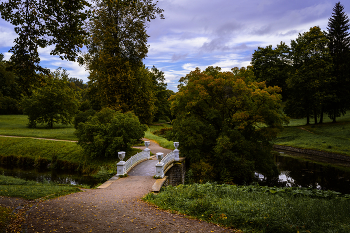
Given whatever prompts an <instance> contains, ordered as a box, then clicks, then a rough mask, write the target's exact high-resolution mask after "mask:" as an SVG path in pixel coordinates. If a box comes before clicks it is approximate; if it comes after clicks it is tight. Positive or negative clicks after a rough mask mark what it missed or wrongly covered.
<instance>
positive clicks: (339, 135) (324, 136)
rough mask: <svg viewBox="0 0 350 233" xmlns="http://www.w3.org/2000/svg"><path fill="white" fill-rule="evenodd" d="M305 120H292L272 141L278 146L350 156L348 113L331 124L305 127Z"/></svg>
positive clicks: (329, 122) (349, 114)
mask: <svg viewBox="0 0 350 233" xmlns="http://www.w3.org/2000/svg"><path fill="white" fill-rule="evenodd" d="M305 122H306V121H305V119H292V120H291V123H290V124H289V125H291V126H285V127H284V130H283V131H282V132H281V133H280V134H279V136H278V138H277V139H276V140H275V141H274V143H275V144H278V145H286V146H293V147H298V148H306V149H314V150H320V151H328V152H333V153H340V154H345V155H350V112H348V113H347V114H346V115H345V116H343V117H340V118H338V122H337V123H331V120H330V119H329V118H328V117H326V119H325V122H326V123H323V124H317V125H314V124H311V125H305Z"/></svg>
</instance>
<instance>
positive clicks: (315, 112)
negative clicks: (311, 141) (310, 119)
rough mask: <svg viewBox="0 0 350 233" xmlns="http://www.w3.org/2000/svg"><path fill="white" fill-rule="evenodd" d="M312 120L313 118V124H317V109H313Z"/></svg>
mask: <svg viewBox="0 0 350 233" xmlns="http://www.w3.org/2000/svg"><path fill="white" fill-rule="evenodd" d="M314 120H315V125H316V124H317V111H316V110H315V109H314Z"/></svg>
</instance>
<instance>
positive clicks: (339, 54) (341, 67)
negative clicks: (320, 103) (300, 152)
mask: <svg viewBox="0 0 350 233" xmlns="http://www.w3.org/2000/svg"><path fill="white" fill-rule="evenodd" d="M349 28H350V23H349V18H348V16H347V15H346V14H345V12H344V7H343V6H342V5H341V4H340V2H338V3H336V4H335V6H334V8H333V13H332V17H331V18H329V22H328V27H327V30H328V32H327V38H328V39H329V43H328V47H329V50H330V53H331V56H332V58H333V65H334V66H333V76H334V77H335V79H336V80H335V82H334V83H333V85H332V86H331V87H330V89H332V90H333V92H334V95H335V98H334V99H333V101H332V102H329V103H328V115H329V117H330V118H331V119H333V122H336V117H339V116H341V114H343V115H344V114H345V113H346V110H347V109H349V108H350V102H349V98H350V63H349V60H350V33H349Z"/></svg>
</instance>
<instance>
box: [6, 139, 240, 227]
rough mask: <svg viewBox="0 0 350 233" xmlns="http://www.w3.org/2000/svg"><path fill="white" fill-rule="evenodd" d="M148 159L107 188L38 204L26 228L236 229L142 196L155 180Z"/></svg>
mask: <svg viewBox="0 0 350 233" xmlns="http://www.w3.org/2000/svg"><path fill="white" fill-rule="evenodd" d="M149 148H150V149H151V152H152V153H154V154H155V153H157V152H163V153H164V154H166V153H168V152H169V151H170V150H167V149H164V148H161V147H159V145H158V144H156V143H155V142H153V141H152V142H151V146H150V147H149ZM146 162H150V166H145V164H144V163H141V164H139V165H137V166H136V167H135V168H134V169H133V170H132V171H131V172H130V173H129V176H128V177H125V178H120V179H115V180H113V181H112V182H110V184H109V185H108V186H107V187H105V188H100V189H84V190H82V192H79V193H74V194H70V195H66V196H62V197H59V198H55V199H52V200H47V201H44V202H39V203H37V204H35V205H34V206H33V207H32V208H31V209H30V210H29V211H28V212H27V220H26V224H25V225H24V226H23V230H24V232H84V233H85V232H140V233H141V232H142V233H144V232H234V231H233V230H232V229H225V228H222V227H219V226H217V225H214V224H210V223H207V222H202V221H199V220H194V219H189V218H186V217H184V216H182V215H178V214H171V213H168V212H166V211H162V210H159V209H157V208H156V207H154V206H151V205H149V204H147V203H145V202H143V201H142V200H141V198H142V197H143V196H144V195H146V194H147V193H149V192H150V191H151V188H152V185H153V184H154V182H155V179H154V178H153V177H152V176H153V175H154V172H155V169H154V164H152V163H155V162H157V161H156V160H148V161H146ZM151 167H153V170H152V169H151ZM3 201H5V200H2V199H0V204H4V203H3Z"/></svg>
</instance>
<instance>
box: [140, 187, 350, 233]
mask: <svg viewBox="0 0 350 233" xmlns="http://www.w3.org/2000/svg"><path fill="white" fill-rule="evenodd" d="M144 199H145V200H146V201H149V202H151V203H154V204H155V205H158V206H159V207H160V208H162V209H168V210H173V211H177V212H179V213H182V214H187V215H190V216H194V217H196V218H198V219H202V220H205V221H209V222H213V223H216V224H221V225H223V226H226V227H232V228H236V229H241V230H243V232H266V233H269V232H271V233H272V232H273V233H275V232H279V233H284V232H288V233H289V232H291V233H292V232H293V233H295V232H298V231H299V232H350V200H349V199H347V198H345V197H339V195H338V194H337V193H335V192H322V191H317V190H315V191H312V190H309V189H297V188H294V189H293V188H289V189H288V188H268V187H260V186H233V185H217V184H209V183H207V184H203V185H200V184H193V185H179V186H176V187H172V186H169V187H166V188H164V189H163V190H162V191H161V192H160V193H159V194H158V195H154V194H148V195H147V196H146V197H145V198H144Z"/></svg>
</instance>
